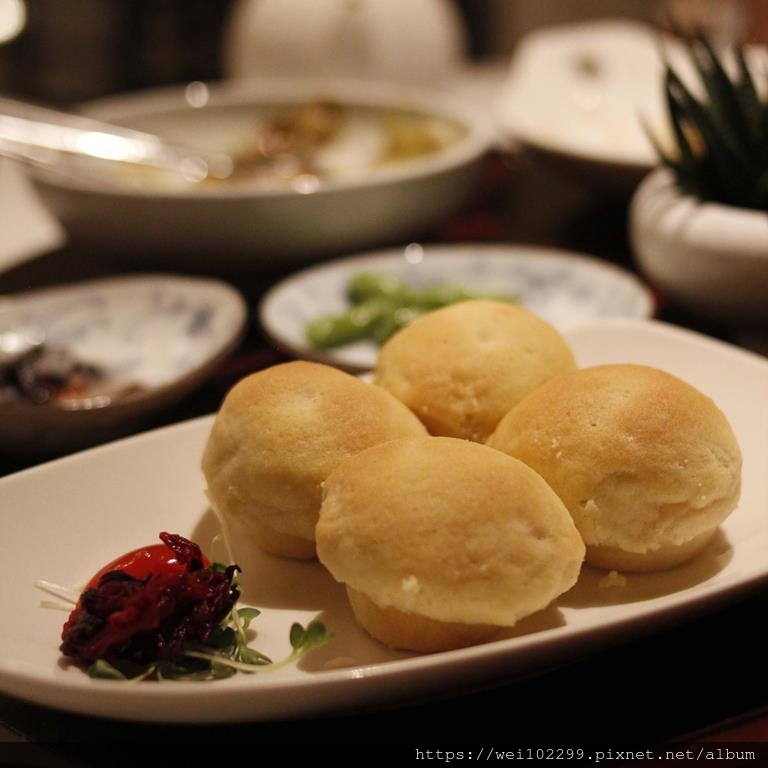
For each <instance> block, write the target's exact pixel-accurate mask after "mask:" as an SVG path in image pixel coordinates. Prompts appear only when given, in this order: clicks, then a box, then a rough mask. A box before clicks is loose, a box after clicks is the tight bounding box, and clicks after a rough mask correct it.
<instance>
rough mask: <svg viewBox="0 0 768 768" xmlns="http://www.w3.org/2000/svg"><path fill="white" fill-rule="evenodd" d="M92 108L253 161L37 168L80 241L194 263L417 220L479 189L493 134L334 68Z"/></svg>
mask: <svg viewBox="0 0 768 768" xmlns="http://www.w3.org/2000/svg"><path fill="white" fill-rule="evenodd" d="M323 109H325V113H323ZM313 110H314V112H313ZM85 112H86V114H88V115H91V116H93V117H97V118H101V119H104V120H107V121H110V122H114V123H118V124H120V125H125V126H127V127H130V128H136V129H139V130H145V131H148V132H150V133H155V134H157V135H158V136H161V137H163V138H166V139H168V140H170V141H176V142H179V143H183V144H187V145H191V146H195V147H199V148H200V149H202V150H209V151H219V152H225V153H227V154H231V155H233V156H234V157H235V161H236V168H238V167H240V168H242V167H244V166H249V167H250V168H251V169H252V170H253V172H252V173H250V172H249V173H243V174H238V173H235V175H234V176H233V177H232V179H231V180H226V181H222V182H220V183H214V182H213V181H211V182H208V181H206V182H203V183H200V184H196V185H195V184H188V185H187V184H184V183H175V184H173V183H168V181H167V180H166V179H165V178H163V177H160V176H153V175H146V174H144V173H139V172H138V169H132V168H130V167H126V170H125V172H124V173H119V174H114V175H113V176H108V177H105V178H104V179H98V180H95V179H93V178H90V177H89V178H84V177H78V176H76V175H74V174H71V173H66V174H59V173H56V172H52V171H50V170H48V169H45V170H43V169H33V170H32V171H31V176H32V178H33V180H34V183H35V184H36V186H37V189H38V191H39V192H40V194H41V195H42V198H43V200H44V201H45V202H46V203H47V204H48V206H49V207H50V209H51V210H52V211H53V212H54V213H55V214H56V215H57V216H58V217H59V218H60V219H61V221H62V222H63V224H64V226H65V227H66V228H67V230H68V232H69V235H70V237H71V240H72V242H73V243H74V244H76V245H78V246H94V247H99V248H103V249H105V250H108V251H109V252H123V253H125V252H129V253H130V254H131V257H132V259H135V260H140V259H146V258H149V257H152V258H154V259H155V260H157V259H160V260H162V261H163V262H174V263H176V264H186V265H194V264H198V265H200V264H203V263H205V257H210V256H212V255H215V257H216V259H217V260H218V261H224V260H226V261H229V262H231V263H240V264H243V265H255V264H259V263H262V264H263V263H269V264H271V265H273V266H274V265H275V264H276V263H278V262H287V261H290V260H301V259H303V260H310V259H314V258H317V257H318V256H319V255H323V254H328V253H331V252H338V251H344V250H350V249H353V248H360V247H365V246H370V245H375V244H383V243H387V242H394V241H397V240H398V239H400V238H403V237H406V236H412V235H414V234H418V233H420V232H423V231H425V230H426V228H428V227H429V226H431V225H433V224H435V223H436V222H437V221H439V220H441V219H442V218H444V217H446V216H448V215H449V214H450V213H452V212H454V211H455V210H456V209H457V208H458V207H459V206H460V205H461V203H462V202H463V201H465V200H466V198H467V197H468V195H470V194H471V192H472V189H473V185H474V182H475V179H476V175H477V171H478V167H479V163H480V160H481V159H482V157H483V155H484V154H485V152H486V150H487V149H488V146H489V142H490V132H489V131H488V129H487V122H486V121H485V120H483V119H482V118H481V117H479V116H477V115H476V114H475V113H474V112H473V110H472V109H471V108H467V107H465V106H464V105H463V103H457V102H454V101H452V100H451V99H449V98H447V97H446V96H444V95H441V94H439V93H432V92H428V91H420V90H414V89H411V88H408V87H400V86H392V85H380V84H379V85H375V84H372V83H355V82H342V81H337V80H307V81H291V80H272V81H260V82H259V83H255V82H250V83H247V84H229V85H222V86H219V87H215V88H214V87H211V88H208V86H206V85H204V84H202V83H193V84H191V85H189V86H187V87H186V88H184V87H178V88H171V89H166V90H161V91H155V92H140V93H135V94H130V95H125V96H120V97H116V98H113V99H109V100H105V101H102V102H100V103H94V104H90V105H89V106H88V107H87V108H86V109H85ZM318 113H319V114H318ZM313 142H314V143H313ZM304 160H306V161H307V162H306V163H304V164H303V161H304ZM265 169H266V170H265Z"/></svg>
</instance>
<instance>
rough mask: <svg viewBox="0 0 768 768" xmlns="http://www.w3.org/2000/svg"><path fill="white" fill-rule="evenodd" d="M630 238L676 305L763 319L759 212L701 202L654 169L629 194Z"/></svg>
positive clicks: (717, 315) (767, 224) (766, 311)
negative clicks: (683, 192)
mask: <svg viewBox="0 0 768 768" xmlns="http://www.w3.org/2000/svg"><path fill="white" fill-rule="evenodd" d="M630 239H631V242H632V248H633V250H634V253H635V257H636V259H637V262H638V265H639V266H640V268H641V269H642V271H643V272H644V273H645V274H646V275H647V276H648V278H649V280H651V281H652V282H653V283H655V284H656V285H658V286H659V287H660V288H661V289H663V290H664V291H665V292H666V293H668V294H669V295H670V296H671V297H672V298H673V299H675V300H677V301H679V302H680V303H681V304H683V305H685V306H687V307H688V308H690V309H692V310H694V311H696V312H698V313H700V314H704V315H708V316H710V317H711V318H713V319H718V320H726V321H731V322H735V323H739V322H742V321H747V322H749V321H752V322H754V321H755V320H760V321H761V323H762V325H764V323H765V321H766V320H768V216H767V215H766V214H765V212H764V211H750V210H747V209H745V208H733V207H731V206H726V205H720V204H716V203H702V202H700V201H699V200H696V199H695V198H693V197H691V196H687V195H683V194H681V192H680V190H679V189H678V188H677V185H676V184H675V182H674V179H673V177H672V175H671V173H670V172H669V171H667V170H666V169H659V170H657V171H654V172H653V173H652V174H651V175H650V176H648V177H647V178H646V179H645V180H644V181H643V183H642V184H641V185H640V187H639V188H638V190H637V192H636V193H635V196H634V197H633V199H632V204H631V207H630ZM762 325H761V327H762Z"/></svg>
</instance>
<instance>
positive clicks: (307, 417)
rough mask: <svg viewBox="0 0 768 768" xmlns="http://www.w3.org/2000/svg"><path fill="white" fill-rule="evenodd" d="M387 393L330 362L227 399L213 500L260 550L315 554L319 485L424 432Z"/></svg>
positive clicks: (244, 386)
mask: <svg viewBox="0 0 768 768" xmlns="http://www.w3.org/2000/svg"><path fill="white" fill-rule="evenodd" d="M424 434H425V430H424V427H423V426H422V425H421V423H420V422H419V420H418V419H417V418H416V417H415V416H414V415H413V414H412V413H411V412H410V411H409V410H408V409H407V408H406V407H405V406H404V405H403V404H402V403H400V402H399V401H398V400H396V399H395V398H394V397H392V395H390V394H389V393H388V392H385V391H384V390H382V389H380V388H378V387H375V386H372V385H370V384H366V383H364V382H362V381H360V380H359V379H357V378H355V377H354V376H350V375H349V374H346V373H342V372H341V371H339V370H337V369H335V368H331V367H329V366H325V365H319V364H316V363H306V362H293V363H285V364H283V365H276V366H274V367H272V368H268V369H267V370H264V371H260V372H258V373H255V374H253V375H251V376H248V377H246V378H245V379H243V380H242V381H241V382H239V383H238V384H237V385H236V386H235V387H234V388H233V389H232V390H231V391H230V393H229V394H228V395H227V397H226V399H225V400H224V403H223V405H222V406H221V409H220V410H219V413H218V415H217V416H216V421H215V422H214V425H213V429H212V430H211V435H210V437H209V439H208V444H207V446H206V448H205V454H204V456H203V473H204V474H205V478H206V480H207V483H208V496H209V498H210V499H211V503H212V504H213V506H214V507H215V508H216V510H217V512H218V513H219V514H220V515H221V516H222V518H223V519H224V521H225V522H226V523H228V524H229V523H232V522H235V523H237V525H236V526H235V527H237V528H238V531H244V532H245V534H246V535H247V536H248V537H250V538H251V539H252V540H253V541H254V542H255V543H256V544H258V545H259V546H260V547H261V548H262V549H265V550H267V551H268V552H272V553H273V554H280V555H285V556H288V557H298V558H310V557H313V556H314V549H315V548H314V538H315V523H316V522H317V516H318V511H319V509H320V498H321V484H322V482H323V481H324V480H325V478H326V477H328V475H329V474H330V473H331V471H332V470H333V469H334V468H335V467H336V465H337V464H338V463H339V462H340V461H342V460H343V459H345V458H347V457H349V456H352V455H354V454H355V453H358V452H359V451H362V450H364V449H365V448H370V447H371V446H373V445H377V444H378V443H382V442H384V441H386V440H392V439H394V438H398V437H406V436H417V435H424Z"/></svg>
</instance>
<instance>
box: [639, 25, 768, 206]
mask: <svg viewBox="0 0 768 768" xmlns="http://www.w3.org/2000/svg"><path fill="white" fill-rule="evenodd" d="M685 44H686V48H687V51H688V54H689V56H690V59H691V61H692V62H693V65H694V67H695V70H696V72H697V74H698V77H699V78H700V80H701V83H702V85H703V87H704V88H703V90H704V97H703V98H701V99H699V98H696V97H695V96H694V95H693V94H692V93H691V91H690V89H689V88H688V87H687V86H686V85H685V83H684V82H683V81H682V79H681V78H680V77H679V75H678V74H677V72H676V71H675V70H674V69H673V67H672V66H671V65H669V64H667V67H666V75H665V95H666V101H667V108H668V111H669V118H670V123H671V128H672V131H673V135H674V142H675V150H674V151H673V152H666V151H665V150H664V149H663V148H662V146H661V144H660V142H659V141H658V139H656V138H655V137H654V136H653V135H652V134H651V140H652V141H653V143H654V146H655V148H656V151H657V152H658V154H659V157H660V159H661V161H662V163H664V165H666V166H667V167H669V168H670V169H671V170H672V172H673V173H674V175H675V177H676V179H677V184H678V186H679V187H680V189H681V191H683V192H685V193H686V194H691V195H694V196H696V197H698V198H699V199H701V200H704V201H713V202H718V203H724V204H726V205H733V206H738V207H741V208H750V209H754V210H760V211H768V102H767V101H766V100H765V99H764V98H762V97H761V96H760V94H759V93H758V90H757V88H756V86H755V81H754V79H753V76H752V74H751V73H750V70H749V68H748V66H747V62H746V59H745V55H744V48H743V46H741V45H737V46H734V48H733V53H734V60H735V65H736V66H735V73H734V75H733V76H729V74H728V73H727V71H726V69H725V67H724V66H723V62H722V59H721V58H720V56H719V55H718V54H717V52H716V51H715V50H714V48H713V46H712V44H711V43H710V41H709V40H707V38H706V37H704V36H703V35H698V36H696V37H695V38H693V39H688V40H686V41H685Z"/></svg>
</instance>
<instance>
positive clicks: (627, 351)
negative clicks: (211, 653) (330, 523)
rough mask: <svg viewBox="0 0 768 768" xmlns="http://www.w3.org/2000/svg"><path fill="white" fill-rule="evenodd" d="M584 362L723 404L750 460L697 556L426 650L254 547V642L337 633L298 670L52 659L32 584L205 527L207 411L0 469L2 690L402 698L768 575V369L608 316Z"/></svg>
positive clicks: (306, 704)
mask: <svg viewBox="0 0 768 768" xmlns="http://www.w3.org/2000/svg"><path fill="white" fill-rule="evenodd" d="M566 335H567V338H568V340H569V342H570V343H571V344H572V346H573V348H574V351H575V353H576V356H577V359H578V360H579V362H580V364H582V365H591V364H598V363H606V362H624V361H628V362H637V363H644V364H650V365H657V366H660V367H663V368H665V369H666V370H668V371H670V372H672V373H674V374H676V375H678V376H681V377H683V378H684V379H686V380H687V381H689V382H691V383H692V384H694V385H695V386H698V387H699V388H701V389H702V390H703V391H704V392H705V393H707V394H708V395H710V396H711V397H713V398H714V399H715V401H716V402H717V403H718V404H719V405H720V406H721V408H722V409H723V410H724V411H725V413H726V415H727V416H728V418H729V419H730V421H731V424H732V425H733V428H734V430H735V433H736V436H737V438H738V440H739V443H740V445H741V448H742V451H743V454H744V471H743V493H742V499H741V503H740V504H739V507H738V509H737V510H736V511H735V512H734V513H733V515H731V517H730V518H729V519H728V520H727V522H726V523H725V524H724V525H723V530H722V535H720V536H718V537H717V539H716V540H715V541H713V543H712V544H711V545H710V546H709V547H708V549H707V550H706V551H705V552H704V553H702V555H701V556H700V557H698V558H696V559H695V560H694V561H692V562H691V563H689V564H687V565H685V566H682V567H680V568H677V569H675V570H673V571H669V572H667V573H659V574H642V575H641V574H638V575H630V576H629V582H628V584H627V585H626V587H624V588H601V587H600V586H599V581H600V578H601V575H602V574H601V573H599V572H597V571H594V570H592V569H590V568H585V569H584V570H583V572H582V575H581V578H580V580H579V583H578V584H577V585H576V587H574V589H573V590H571V591H570V592H569V593H567V594H566V595H563V596H561V597H560V598H559V599H558V600H557V601H556V603H555V604H554V605H553V606H551V607H550V608H549V609H547V610H546V611H543V612H541V613H539V614H537V615H535V616H532V617H530V618H529V619H527V620H525V621H524V622H522V623H521V625H520V627H519V630H518V632H517V636H515V637H511V638H509V639H505V640H499V641H496V642H493V643H488V644H486V645H480V646H476V647H473V648H467V649H463V650H458V651H450V652H447V653H437V654H432V655H425V656H419V655H410V654H405V653H395V652H392V651H389V650H387V649H386V648H384V647H383V646H381V645H379V644H378V643H376V642H375V641H373V640H370V639H369V638H368V637H367V636H366V635H365V633H364V632H362V630H360V629H358V628H357V627H356V626H355V624H354V621H353V619H352V617H351V614H350V611H349V609H348V608H347V603H346V599H345V596H344V590H343V588H341V587H340V586H339V585H338V584H336V583H335V582H333V581H332V580H331V578H330V576H328V575H327V573H326V572H325V571H324V570H323V568H322V567H321V566H320V565H319V564H317V563H298V562H293V561H285V560H280V559H277V558H272V557H269V556H267V555H261V556H257V557H254V563H253V564H252V567H251V569H250V572H247V573H244V574H243V584H244V587H245V592H246V594H247V597H248V600H249V602H253V603H254V604H257V605H259V606H260V607H261V608H263V609H264V610H263V613H262V615H261V616H260V617H259V618H258V619H257V620H256V622H255V627H256V629H257V631H258V633H259V634H258V639H257V643H256V644H257V647H259V648H260V649H261V650H263V651H265V652H266V653H268V654H270V655H273V656H274V657H276V658H280V657H282V656H283V655H284V654H286V653H287V652H288V650H289V646H288V627H289V625H290V623H291V622H292V621H294V620H298V621H304V622H305V621H307V620H309V619H310V618H312V617H314V616H317V615H318V614H319V616H320V617H321V618H322V620H323V621H325V622H326V624H327V626H328V627H329V629H330V630H331V631H332V632H333V634H334V636H335V637H334V640H333V641H332V642H331V644H329V645H328V646H326V647H324V648H322V649H318V650H316V651H313V652H312V654H310V655H308V656H306V657H305V658H304V659H303V660H302V661H301V662H300V663H299V666H298V667H295V666H294V667H288V668H284V669H281V670H279V671H276V672H273V673H269V672H268V673H264V674H260V675H255V676H251V675H238V676H235V677H233V678H229V679H226V680H220V681H216V682H207V683H163V684H154V683H139V684H134V685H127V684H125V683H119V682H113V681H106V680H98V681H96V680H91V679H89V678H88V677H87V676H86V675H85V674H84V673H83V672H81V671H79V670H77V669H73V668H68V667H66V666H65V665H62V663H61V659H60V656H59V653H58V649H57V647H58V643H59V636H60V632H61V626H62V623H63V621H64V618H65V616H66V614H63V613H60V612H58V611H52V610H46V609H43V608H41V607H40V606H39V601H40V598H41V595H40V593H39V592H37V591H36V589H35V587H34V585H33V583H34V581H35V579H39V578H46V579H48V580H50V581H54V582H58V583H62V584H78V583H82V582H83V581H85V580H86V579H87V578H89V577H90V576H91V574H92V573H94V572H95V571H96V570H97V569H98V568H100V567H101V566H102V565H103V564H104V563H106V562H108V561H109V560H110V559H112V558H113V557H114V556H115V555H117V554H119V553H122V552H124V551H127V550H130V549H131V548H133V547H138V546H142V545H144V544H147V543H150V542H152V541H154V540H156V536H157V534H158V532H159V531H160V530H171V531H178V532H179V533H182V534H185V535H187V536H192V537H193V538H196V539H198V540H199V541H200V542H207V541H209V537H210V535H211V534H212V533H213V532H214V531H215V530H216V525H215V523H214V522H213V520H212V518H211V515H210V513H209V512H208V511H207V504H206V500H205V496H204V494H203V481H202V477H201V474H200V470H199V462H200V455H201V451H202V449H203V445H204V443H205V440H206V438H207V436H208V432H209V430H210V426H211V418H210V417H206V418H203V419H197V420H195V421H191V422H186V423H184V424H180V425H177V426H174V427H169V428H166V429H163V430H159V431H156V432H151V433H147V434H145V435H141V436H138V437H134V438H130V439H128V440H124V441H121V442H117V443H113V444H112V445H110V446H106V447H103V448H98V449H94V450H91V451H87V452H85V453H82V454H79V455H77V456H72V457H69V458H66V459H61V460H59V461H57V462H53V463H50V464H47V465H43V466H41V467H38V468H35V469H31V470H27V471H25V472H22V473H19V474H17V475H13V476H10V477H7V478H5V479H3V480H0V541H2V542H3V543H4V545H5V547H4V554H3V558H2V559H1V560H0V615H2V616H3V617H4V620H5V624H4V629H3V632H2V633H0V691H3V692H5V693H8V694H11V695H15V696H19V697H21V698H24V699H28V700H30V701H34V702H37V703H39V704H45V705H49V706H52V707H58V708H62V709H67V710H71V711H74V712H80V713H86V714H91V715H100V716H104V717H115V718H121V719H130V720H151V721H155V722H183V721H186V722H193V721H194V722H222V721H243V720H253V719H267V718H277V717H285V716H291V715H293V716H295V715H309V714H312V713H317V712H322V711H330V710H338V709H342V708H347V707H352V706H356V705H361V704H366V705H370V704H373V703H377V702H382V701H385V700H387V699H389V700H397V701H401V702H402V701H405V700H407V699H408V698H409V697H412V696H416V695H417V694H421V693H424V692H426V691H434V690H439V689H442V690H444V691H445V690H452V689H457V690H458V689H460V687H461V686H462V685H464V684H467V683H472V684H474V685H477V684H480V683H482V682H484V681H486V680H489V679H491V678H494V677H495V678H496V679H498V678H499V677H500V676H502V675H503V676H504V677H505V679H509V678H510V677H512V676H514V675H516V674H530V673H531V671H532V670H534V669H535V668H536V667H537V665H543V664H547V665H551V664H553V663H555V662H560V661H563V660H565V659H566V658H568V657H569V656H572V655H574V654H577V653H583V652H584V651H585V650H587V649H589V650H592V651H594V650H595V649H596V648H597V647H599V644H600V643H606V642H608V641H610V640H611V639H616V638H617V637H618V636H620V635H624V634H626V633H628V632H630V631H633V630H637V631H640V630H642V631H646V630H647V629H648V627H649V626H652V625H654V624H661V623H663V622H664V621H667V620H671V619H673V618H679V617H680V616H681V615H685V614H687V613H691V612H693V611H696V610H700V609H702V608H704V607H705V606H711V605H712V604H713V603H716V602H719V601H725V600H727V599H728V598H731V597H733V596H735V595H736V594H739V593H742V592H744V591H745V590H747V589H750V588H753V587H755V586H757V585H758V584H760V583H762V582H764V581H765V580H766V579H767V578H768V561H767V560H766V558H765V550H766V547H767V546H768V520H767V519H766V515H765V510H766V508H768V476H767V475H766V473H765V457H766V455H768V363H766V361H765V360H764V359H762V358H760V357H758V356H756V355H752V354H750V353H747V352H744V351H741V350H738V349H736V348H734V347H730V346H728V345H725V344H722V343H720V342H716V341H713V340H710V339H707V338H705V337H703V336H699V335H697V334H693V333H690V332H687V331H682V330H679V329H675V328H673V327H671V326H666V325H663V324H660V323H655V322H632V321H620V320H617V321H606V322H604V323H600V324H594V325H592V326H588V327H585V328H583V329H582V330H573V331H569V332H567V334H566Z"/></svg>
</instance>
